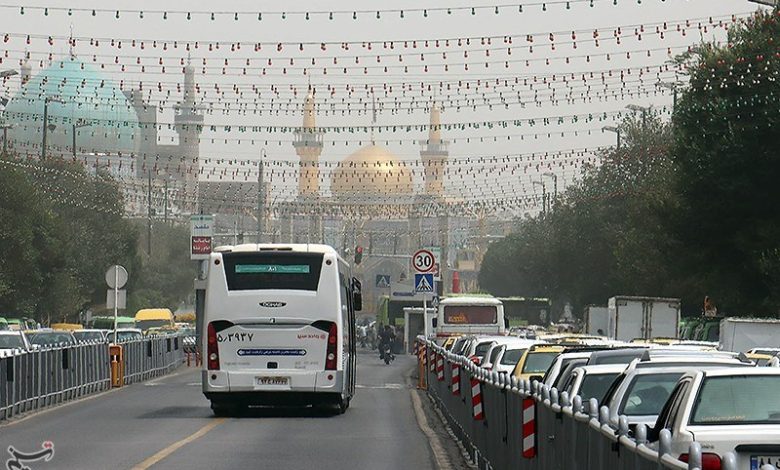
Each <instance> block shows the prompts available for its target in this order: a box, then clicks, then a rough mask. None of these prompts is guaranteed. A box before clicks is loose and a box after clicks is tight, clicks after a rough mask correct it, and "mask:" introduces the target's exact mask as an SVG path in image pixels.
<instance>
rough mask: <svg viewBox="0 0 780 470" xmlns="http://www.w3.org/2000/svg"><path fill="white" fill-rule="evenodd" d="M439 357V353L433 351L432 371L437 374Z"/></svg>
mask: <svg viewBox="0 0 780 470" xmlns="http://www.w3.org/2000/svg"><path fill="white" fill-rule="evenodd" d="M438 357H439V353H437V352H436V351H431V363H430V371H431V372H436V360H437V358H438Z"/></svg>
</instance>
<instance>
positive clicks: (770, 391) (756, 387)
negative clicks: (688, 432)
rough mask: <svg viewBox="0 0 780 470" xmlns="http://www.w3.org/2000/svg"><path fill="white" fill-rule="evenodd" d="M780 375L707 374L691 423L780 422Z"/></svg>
mask: <svg viewBox="0 0 780 470" xmlns="http://www.w3.org/2000/svg"><path fill="white" fill-rule="evenodd" d="M778 390H780V376H777V375H741V376H740V375H733V376H726V377H708V378H705V379H704V383H703V384H702V386H701V389H700V390H699V395H698V396H697V397H696V402H695V403H694V405H693V413H691V419H690V424H693V425H696V424H698V425H726V424H780V401H778V399H777V391H778Z"/></svg>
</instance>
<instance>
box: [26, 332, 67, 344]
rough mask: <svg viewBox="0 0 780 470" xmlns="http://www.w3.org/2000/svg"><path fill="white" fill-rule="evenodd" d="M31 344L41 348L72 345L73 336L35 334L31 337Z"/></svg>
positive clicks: (49, 333)
mask: <svg viewBox="0 0 780 470" xmlns="http://www.w3.org/2000/svg"><path fill="white" fill-rule="evenodd" d="M30 343H32V344H37V345H39V346H52V345H57V344H72V343H73V336H71V334H70V333H57V332H46V333H33V334H32V335H30Z"/></svg>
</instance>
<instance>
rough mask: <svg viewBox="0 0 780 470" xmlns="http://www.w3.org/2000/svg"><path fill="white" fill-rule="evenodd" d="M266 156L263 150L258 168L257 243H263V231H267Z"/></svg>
mask: <svg viewBox="0 0 780 470" xmlns="http://www.w3.org/2000/svg"><path fill="white" fill-rule="evenodd" d="M265 156H266V154H265V149H261V150H260V163H259V164H258V168H257V243H262V242H263V230H264V229H265V187H264V186H265V181H264V175H263V167H264V166H265V163H264V162H265Z"/></svg>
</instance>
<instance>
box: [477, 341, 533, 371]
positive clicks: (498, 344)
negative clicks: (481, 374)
mask: <svg viewBox="0 0 780 470" xmlns="http://www.w3.org/2000/svg"><path fill="white" fill-rule="evenodd" d="M513 344H521V345H525V346H526V348H527V347H530V346H531V345H532V344H534V341H532V340H523V339H520V338H513V337H511V336H503V337H500V338H494V339H493V343H492V344H491V345H490V348H488V350H487V352H486V353H485V355H484V356H483V358H482V361H481V362H480V364H479V365H480V366H482V367H484V368H485V369H487V370H493V365H494V364H495V362H496V360H497V359H498V357H499V355H500V354H501V352H502V351H503V350H504V349H505V348H506V347H507V346H508V345H513Z"/></svg>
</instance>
